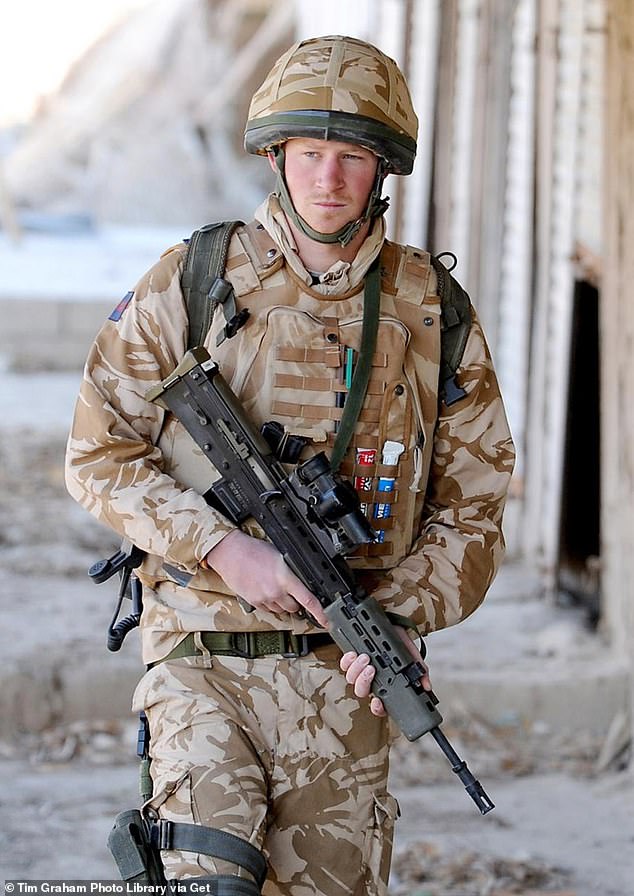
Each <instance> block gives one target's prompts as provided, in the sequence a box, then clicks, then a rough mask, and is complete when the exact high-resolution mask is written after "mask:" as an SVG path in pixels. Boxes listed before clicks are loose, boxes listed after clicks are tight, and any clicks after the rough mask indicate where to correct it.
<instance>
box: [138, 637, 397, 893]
mask: <svg viewBox="0 0 634 896" xmlns="http://www.w3.org/2000/svg"><path fill="white" fill-rule="evenodd" d="M317 654H319V657H318V656H317ZM340 655H341V654H340V651H339V650H338V648H337V647H335V646H334V645H333V646H332V647H328V646H327V647H322V648H320V649H319V650H318V651H317V652H316V653H310V654H308V656H306V657H302V658H293V659H283V658H281V657H264V658H260V659H244V658H241V657H219V656H214V657H211V656H201V657H187V658H184V659H177V660H171V661H168V662H164V663H160V664H158V665H157V666H155V667H154V668H153V669H151V670H150V671H149V672H147V673H146V675H145V676H144V677H143V678H142V679H141V681H140V683H139V686H138V687H137V690H136V693H135V696H134V708H135V709H138V710H140V709H144V710H145V712H146V714H147V717H148V721H149V725H150V735H151V758H152V764H151V773H152V781H153V787H154V791H153V797H152V799H151V800H150V802H149V805H150V806H152V807H153V808H155V809H156V810H157V811H158V813H159V815H160V816H161V817H162V818H166V819H170V820H172V821H182V822H188V823H192V822H194V823H198V824H203V825H207V826H210V827H214V828H219V829H221V830H224V831H228V832H230V833H232V834H235V835H237V836H238V837H241V838H243V839H244V840H247V841H248V842H249V843H251V844H252V845H253V846H255V847H256V848H258V849H260V850H262V851H263V853H264V855H265V857H266V859H267V862H268V868H269V870H268V876H267V880H266V882H265V884H264V887H263V890H262V892H263V893H264V894H266V896H315V894H323V896H344V894H346V896H380V894H385V893H386V892H387V879H388V875H389V866H390V859H391V852H392V834H393V827H394V820H395V818H396V816H397V814H398V806H397V803H396V800H395V799H394V798H393V797H392V796H391V795H390V794H389V793H388V791H387V773H388V749H389V724H388V723H387V722H386V720H385V719H379V718H376V717H375V716H372V715H371V713H370V712H369V708H368V705H367V701H365V700H364V701H359V700H358V699H357V698H356V697H354V695H353V694H351V689H350V687H349V685H347V683H346V681H345V676H344V675H343V673H342V672H341V670H340V669H339V665H338V660H339V657H340ZM162 857H163V861H164V864H165V869H166V875H167V877H168V879H176V880H178V879H184V878H191V877H200V876H203V875H206V874H215V873H222V874H227V873H229V874H237V875H242V876H243V877H248V876H249V875H248V872H246V871H244V870H243V869H240V868H239V867H238V866H237V865H233V864H230V863H228V862H226V861H222V860H214V859H212V858H211V857H209V856H205V855H195V854H192V853H189V852H184V851H182V850H181V851H177V850H171V851H164V852H163V853H162Z"/></svg>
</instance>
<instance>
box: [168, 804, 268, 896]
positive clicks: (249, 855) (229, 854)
mask: <svg viewBox="0 0 634 896" xmlns="http://www.w3.org/2000/svg"><path fill="white" fill-rule="evenodd" d="M151 842H152V846H154V847H155V848H156V849H184V850H187V851H188V852H196V853H203V854H204V855H207V856H211V857H212V858H214V859H224V860H225V861H226V862H233V863H234V864H235V865H239V866H240V867H241V868H244V870H245V871H248V872H249V874H251V875H252V876H253V877H254V878H255V880H249V879H247V878H243V877H235V876H234V875H231V874H212V875H207V876H205V877H197V878H192V879H190V881H187V880H179V881H178V882H177V883H178V888H177V892H178V893H180V892H183V890H181V886H183V887H184V888H185V892H187V891H188V890H190V889H191V891H192V892H194V884H196V886H197V887H198V886H201V885H203V884H205V890H204V893H205V894H209V896H260V892H261V890H262V884H263V883H264V881H265V879H266V869H267V865H266V859H265V858H264V856H263V855H262V853H261V852H260V850H259V849H256V847H255V846H252V845H251V844H250V843H248V842H247V841H246V840H244V839H243V838H242V837H237V836H236V835H235V834H229V833H228V832H227V831H221V830H218V828H209V827H205V826H204V825H201V824H185V823H184V822H177V821H168V820H167V819H165V818H161V819H159V821H157V822H155V824H153V825H152V833H151ZM188 884H189V885H190V886H188ZM197 892H199V893H200V892H201V890H197Z"/></svg>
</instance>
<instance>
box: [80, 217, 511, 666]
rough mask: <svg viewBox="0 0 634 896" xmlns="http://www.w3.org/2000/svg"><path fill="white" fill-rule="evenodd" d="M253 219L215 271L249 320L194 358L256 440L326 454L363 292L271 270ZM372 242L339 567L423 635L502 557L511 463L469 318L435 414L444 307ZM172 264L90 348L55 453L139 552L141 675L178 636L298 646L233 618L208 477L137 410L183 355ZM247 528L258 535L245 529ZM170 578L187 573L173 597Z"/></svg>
mask: <svg viewBox="0 0 634 896" xmlns="http://www.w3.org/2000/svg"><path fill="white" fill-rule="evenodd" d="M260 217H261V219H262V220H264V221H265V222H267V226H266V227H265V226H264V224H262V223H260V222H259V221H254V222H252V223H251V224H248V225H246V226H241V227H239V228H238V230H237V231H236V233H235V234H234V236H233V238H232V242H231V245H230V251H229V257H228V263H227V271H226V277H227V279H229V280H230V281H231V283H232V285H233V287H234V291H235V294H236V299H237V304H238V307H239V308H240V307H247V308H248V309H249V312H250V316H249V318H248V321H247V323H246V324H245V325H244V326H243V327H242V328H241V329H240V330H239V331H238V333H237V334H236V335H235V336H234V337H233V338H231V339H226V340H225V341H224V342H223V343H222V344H221V345H220V347H218V346H217V345H216V339H217V335H218V332H219V330H220V329H221V328H222V327H223V326H224V323H225V322H224V319H223V316H222V314H221V313H217V314H216V315H215V317H214V320H213V323H212V327H211V329H210V332H209V334H208V337H207V340H206V342H205V345H206V347H207V349H208V350H209V352H210V354H211V355H212V357H213V358H214V359H215V360H216V361H217V362H218V363H219V365H220V370H221V372H222V374H223V376H224V377H225V379H226V380H227V381H228V382H229V384H230V386H231V388H232V389H233V390H234V392H236V394H237V395H238V396H239V398H240V399H241V401H242V402H243V404H244V407H245V408H246V410H247V412H248V414H249V415H250V416H251V419H252V420H253V421H254V422H255V423H256V424H257V425H258V426H259V425H261V423H263V422H264V421H266V420H276V421H278V422H280V423H282V424H283V425H284V427H285V429H286V431H287V432H289V433H296V434H300V435H303V436H307V437H309V438H310V440H311V442H310V446H309V448H308V449H307V452H308V453H310V451H311V450H312V451H313V452H315V451H320V450H326V452H328V451H329V450H330V449H331V448H332V445H333V443H334V438H335V430H336V426H337V422H338V420H339V419H340V418H341V413H342V409H341V406H342V404H343V401H342V397H343V396H345V391H346V374H347V373H348V372H349V371H348V370H347V365H348V364H352V363H354V358H355V354H354V353H355V352H356V351H358V349H359V345H360V335H361V321H362V312H363V278H362V277H361V281H360V282H356V285H355V281H358V280H359V276H358V274H359V271H358V270H357V271H356V276H355V263H354V262H353V264H352V266H351V270H346V266H345V265H344V266H343V274H344V275H345V276H343V277H342V278H339V274H340V273H342V271H338V272H335V275H333V276H330V277H329V275H328V274H327V275H325V276H324V277H322V283H321V284H317V285H316V286H315V287H313V286H310V285H308V282H309V281H310V277H309V276H308V275H306V276H302V274H301V265H299V266H298V262H297V257H296V256H295V257H294V258H293V259H292V264H289V263H288V262H287V261H286V259H285V254H284V253H285V252H286V254H287V255H288V247H287V246H286V245H285V243H284V241H283V240H280V238H279V232H278V231H277V230H276V229H275V228H274V227H272V226H270V222H269V220H268V219H267V216H266V215H263V216H260ZM376 233H377V229H376V227H375V230H374V239H375V242H376V250H375V251H374V250H373V251H372V252H370V253H369V257H365V258H364V264H365V266H366V267H367V265H368V264H369V262H370V261H371V260H372V256H373V255H375V254H377V252H378V251H379V250H380V251H381V268H382V286H381V311H380V321H379V334H378V341H377V348H376V352H375V356H374V358H373V362H372V373H371V377H370V382H369V386H368V390H367V395H366V398H365V403H364V406H363V409H362V411H361V414H360V418H359V421H358V423H357V427H356V431H355V434H354V437H353V440H352V443H351V446H350V447H349V449H348V453H347V455H346V457H345V458H344V460H343V462H342V466H341V468H340V471H341V472H342V474H343V475H345V476H347V477H349V478H350V479H351V481H352V482H353V483H354V485H355V487H356V488H357V490H358V492H359V497H360V499H361V502H362V506H363V509H364V510H365V512H366V514H367V515H368V517H369V519H370V521H371V523H372V525H373V526H374V527H375V529H376V530H377V532H378V536H377V542H376V543H375V544H373V545H370V546H364V547H363V548H361V549H359V550H358V551H357V552H356V553H355V555H354V556H353V558H351V561H350V562H351V564H352V565H353V566H354V567H355V568H356V569H358V574H359V576H360V577H361V578H362V580H363V581H364V584H365V585H366V586H367V587H368V588H369V590H370V591H371V592H372V593H373V594H374V596H375V597H377V598H378V599H380V600H381V601H382V602H383V603H384V605H385V606H386V609H388V610H391V611H394V612H397V613H399V614H401V615H405V616H407V617H409V618H410V619H411V620H412V622H413V623H415V624H416V625H417V626H419V627H420V629H421V631H422V632H423V633H426V632H429V631H433V630H435V629H438V628H443V627H445V626H448V625H452V624H454V623H457V622H459V621H460V620H462V619H464V618H465V617H466V616H468V615H469V614H470V613H471V612H473V610H474V609H475V608H476V607H477V606H478V605H479V603H480V602H481V601H482V599H483V598H484V595H485V593H486V590H487V588H488V587H489V585H490V583H491V581H492V579H493V577H494V575H495V572H496V570H497V567H498V565H499V563H500V560H501V557H502V553H503V544H504V542H503V536H502V530H501V522H502V512H503V506H504V501H505V496H506V492H507V489H508V484H509V479H510V476H511V472H512V468H513V460H514V452H513V445H512V441H511V437H510V433H509V428H508V424H507V421H506V416H505V412H504V408H503V404H502V399H501V397H500V392H499V389H498V384H497V380H496V376H495V372H494V369H493V365H492V362H491V358H490V355H489V351H488V348H487V345H486V341H485V338H484V335H483V333H482V330H481V327H480V324H479V322H478V320H477V316H475V315H474V322H473V325H472V328H471V332H470V335H469V339H468V342H467V346H466V350H465V354H464V357H463V362H462V366H461V369H460V370H459V372H458V379H459V383H460V385H461V386H462V387H463V388H464V389H465V390H466V397H464V398H463V399H461V400H460V401H458V402H457V403H455V404H453V405H452V406H451V407H444V406H442V405H440V406H439V403H438V398H437V384H438V362H439V353H440V301H439V298H438V296H437V295H436V277H435V273H434V271H433V268H432V267H431V266H430V264H429V256H428V255H427V254H426V253H425V252H422V251H420V250H416V249H412V248H411V247H403V246H399V245H396V244H393V243H390V242H388V241H383V239H382V229H381V231H380V236H379V238H378V239H377V238H376ZM274 236H275V237H276V238H277V239H276V240H274V239H273V237H274ZM361 254H362V253H360V255H361ZM185 255H186V246H185V245H184V244H180V245H178V246H175V247H173V248H172V249H170V250H168V251H167V252H166V253H165V254H164V255H163V256H162V257H161V259H160V260H159V261H158V263H157V264H156V265H155V266H154V267H153V268H151V270H150V271H149V272H148V273H147V274H146V275H145V276H144V277H143V278H142V279H141V280H140V282H139V283H138V284H137V286H136V288H135V290H134V292H133V294H128V296H127V297H126V299H125V300H124V301H123V302H122V303H121V304H120V305H119V306H118V308H117V309H116V310H115V312H113V314H112V315H111V318H110V319H109V320H108V321H107V322H106V324H105V325H104V326H103V327H102V329H101V331H100V332H99V334H98V335H97V337H96V340H95V342H94V345H93V346H92V349H91V351H90V354H89V356H88V359H87V363H86V367H85V373H84V379H83V383H82V386H81V392H80V395H79V399H78V402H77V406H76V412H75V417H74V422H73V426H72V431H71V434H70V438H69V443H68V449H67V464H66V480H67V486H68V489H69V491H70V493H71V495H72V496H73V497H74V498H75V499H76V500H77V501H79V503H80V504H82V505H83V506H84V507H85V508H86V509H87V510H89V511H90V512H91V513H92V514H93V515H94V516H95V517H97V518H98V519H99V520H101V521H102V522H104V523H106V524H107V525H108V526H110V527H111V528H112V529H114V530H115V531H116V532H117V533H119V534H120V535H121V536H125V537H127V538H129V539H130V540H131V541H132V542H133V543H134V544H136V545H137V546H138V547H139V548H141V549H142V550H143V551H146V552H147V559H146V560H145V562H144V564H143V566H142V567H141V570H140V576H141V579H142V581H143V583H144V613H143V618H142V640H143V658H144V661H145V662H153V661H155V660H157V659H160V658H161V657H162V656H164V655H165V654H166V653H167V652H169V650H171V649H172V648H173V647H174V646H175V645H176V643H178V641H179V640H180V639H181V638H182V637H184V633H186V632H190V631H208V630H220V631H246V630H262V629H267V628H285V629H291V630H293V631H295V632H297V633H301V632H305V631H310V630H311V627H310V623H309V622H308V621H306V620H304V619H298V618H296V617H294V616H291V615H284V616H277V615H274V614H272V613H268V612H266V611H259V610H256V611H255V612H253V613H250V614H247V613H245V612H244V610H243V609H242V608H241V606H240V603H239V602H238V601H237V600H236V597H235V595H233V594H231V593H229V592H228V589H227V588H226V586H225V585H224V583H223V581H222V580H221V579H220V577H219V576H218V575H217V574H216V573H214V572H213V570H209V569H206V568H204V566H203V565H201V564H202V561H203V560H204V558H205V557H206V555H207V554H208V552H209V551H210V550H211V549H212V548H213V547H214V546H215V545H216V544H217V543H218V542H219V541H220V540H221V539H222V538H223V536H224V535H226V534H227V532H229V531H230V530H231V529H232V524H231V523H229V522H228V521H227V520H226V519H225V518H224V517H222V516H221V515H220V514H219V513H218V512H217V511H215V510H214V509H212V508H211V507H209V506H208V505H207V504H206V502H205V500H204V499H203V498H202V497H201V495H202V494H203V493H204V492H205V491H206V490H207V488H208V487H209V485H210V484H211V482H212V481H213V479H214V478H215V474H214V471H213V468H211V466H210V464H209V462H208V461H207V460H206V459H205V458H204V457H203V456H202V453H201V452H200V451H199V450H198V448H197V447H196V446H195V445H194V444H193V442H192V440H191V439H190V437H189V436H188V434H187V433H186V432H185V431H184V429H183V428H182V426H181V425H180V424H179V423H178V422H177V421H176V420H175V419H174V418H173V417H171V415H170V414H168V413H167V412H166V411H164V410H162V409H161V408H160V407H158V406H157V405H155V404H153V403H150V402H148V401H147V400H146V399H145V395H146V392H147V391H148V390H149V389H150V388H151V387H153V386H155V385H156V384H157V383H159V382H160V381H161V380H163V379H164V378H165V377H166V376H167V375H168V374H169V373H170V372H171V371H172V370H173V369H174V367H175V366H176V365H177V364H178V362H179V361H180V360H181V358H182V356H183V354H184V352H185V350H186V344H187V329H188V322H187V310H186V307H185V302H184V298H183V294H182V291H181V287H180V277H181V273H182V268H183V264H184V259H185ZM367 255H368V253H366V256H367ZM340 267H341V266H340ZM304 273H305V272H304ZM338 279H341V280H342V282H343V283H344V291H343V292H338V291H337V287H336V283H337V280H338ZM333 280H334V284H335V285H334V286H333ZM338 396H339V397H338ZM395 446H396V447H395ZM390 449H391V450H390ZM306 456H307V453H305V454H304V455H303V456H302V459H305V457H306ZM250 532H251V534H253V535H255V536H260V537H261V536H262V533H261V532H258V529H257V526H256V525H255V524H254V525H253V526H252V527H251V529H250ZM174 569H177V570H179V572H180V573H181V574H185V575H186V576H188V577H191V578H190V581H189V583H188V584H187V585H186V586H183V585H182V584H178V583H177V581H176V580H175V579H177V578H178V579H180V578H181V576H180V575H179V576H174V574H173V571H174Z"/></svg>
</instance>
